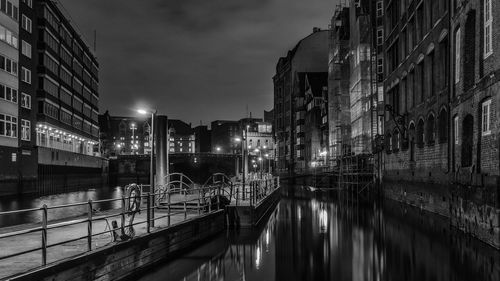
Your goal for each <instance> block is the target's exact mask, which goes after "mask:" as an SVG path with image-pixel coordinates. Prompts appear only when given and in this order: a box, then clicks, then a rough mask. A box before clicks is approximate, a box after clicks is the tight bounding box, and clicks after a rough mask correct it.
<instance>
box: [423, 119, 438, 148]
mask: <svg viewBox="0 0 500 281" xmlns="http://www.w3.org/2000/svg"><path fill="white" fill-rule="evenodd" d="M425 135H426V137H427V139H426V142H427V145H429V146H430V145H434V143H435V139H436V137H435V136H436V131H435V129H434V115H432V114H431V115H430V116H429V118H428V119H427V130H426V132H425Z"/></svg>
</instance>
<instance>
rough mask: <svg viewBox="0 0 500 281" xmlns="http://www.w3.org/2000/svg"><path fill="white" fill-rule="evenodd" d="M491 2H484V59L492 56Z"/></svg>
mask: <svg viewBox="0 0 500 281" xmlns="http://www.w3.org/2000/svg"><path fill="white" fill-rule="evenodd" d="M492 2H493V1H492V0H484V2H483V3H484V34H483V40H484V52H483V55H484V58H485V59H486V58H488V57H489V56H491V55H492V54H493V11H492V9H493V7H492V5H493V4H492Z"/></svg>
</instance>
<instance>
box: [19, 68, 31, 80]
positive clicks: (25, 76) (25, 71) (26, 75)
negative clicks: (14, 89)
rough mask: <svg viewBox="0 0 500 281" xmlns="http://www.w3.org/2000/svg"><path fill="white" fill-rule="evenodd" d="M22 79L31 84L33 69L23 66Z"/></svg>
mask: <svg viewBox="0 0 500 281" xmlns="http://www.w3.org/2000/svg"><path fill="white" fill-rule="evenodd" d="M21 81H23V82H25V83H28V84H31V71H30V70H29V69H27V68H24V67H21Z"/></svg>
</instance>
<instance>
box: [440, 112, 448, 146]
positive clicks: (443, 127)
mask: <svg viewBox="0 0 500 281" xmlns="http://www.w3.org/2000/svg"><path fill="white" fill-rule="evenodd" d="M438 134H439V143H445V142H446V141H447V140H448V112H447V111H446V109H444V108H443V109H441V112H439V117H438Z"/></svg>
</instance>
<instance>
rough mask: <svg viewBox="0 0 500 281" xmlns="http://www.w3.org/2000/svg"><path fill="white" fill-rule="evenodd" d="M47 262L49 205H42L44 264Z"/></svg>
mask: <svg viewBox="0 0 500 281" xmlns="http://www.w3.org/2000/svg"><path fill="white" fill-rule="evenodd" d="M46 264H47V205H46V204H44V205H43V207H42V265H46Z"/></svg>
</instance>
